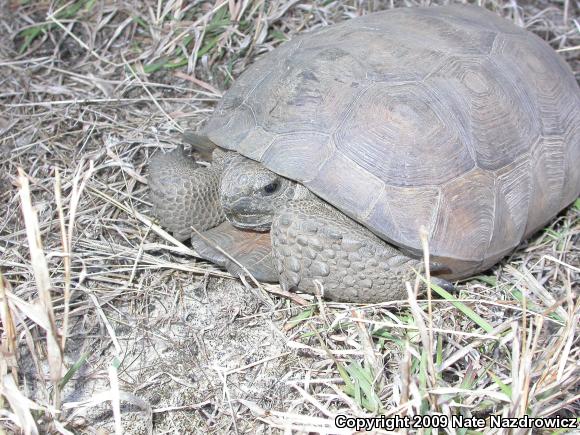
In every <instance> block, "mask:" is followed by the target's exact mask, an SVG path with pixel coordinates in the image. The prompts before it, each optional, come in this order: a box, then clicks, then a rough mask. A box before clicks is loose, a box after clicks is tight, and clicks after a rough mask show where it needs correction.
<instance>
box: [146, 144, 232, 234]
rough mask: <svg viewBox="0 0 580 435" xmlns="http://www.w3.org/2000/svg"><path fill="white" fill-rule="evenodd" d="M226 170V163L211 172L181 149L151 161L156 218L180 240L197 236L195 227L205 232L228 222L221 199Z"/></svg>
mask: <svg viewBox="0 0 580 435" xmlns="http://www.w3.org/2000/svg"><path fill="white" fill-rule="evenodd" d="M223 166H224V161H223V159H217V161H214V164H213V165H212V166H211V167H209V168H208V167H204V166H200V165H197V164H196V163H195V162H194V161H193V159H192V158H191V157H189V156H187V155H186V154H185V153H184V151H183V148H181V147H179V148H176V149H175V150H173V151H171V152H170V153H167V154H160V153H158V154H156V155H155V156H154V157H153V158H152V159H151V163H150V166H149V177H148V182H149V199H150V200H151V202H152V203H153V214H154V215H155V216H157V217H158V218H159V221H160V223H161V225H162V226H163V227H165V228H167V229H168V230H169V231H171V232H172V233H173V236H174V237H175V238H176V239H178V240H180V241H183V240H186V239H188V238H189V237H191V236H192V235H193V234H195V232H194V231H192V229H191V227H192V226H193V227H195V228H196V229H197V230H198V231H205V230H207V229H210V228H213V227H215V226H217V225H219V224H220V223H222V222H224V221H225V219H226V216H225V214H224V212H223V210H222V206H221V203H220V196H219V192H220V183H221V174H222V172H223Z"/></svg>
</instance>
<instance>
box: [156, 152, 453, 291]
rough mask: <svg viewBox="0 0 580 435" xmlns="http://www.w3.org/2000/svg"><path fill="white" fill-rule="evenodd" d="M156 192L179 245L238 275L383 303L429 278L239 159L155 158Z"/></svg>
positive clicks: (159, 210)
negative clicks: (206, 162) (203, 162)
mask: <svg viewBox="0 0 580 435" xmlns="http://www.w3.org/2000/svg"><path fill="white" fill-rule="evenodd" d="M184 168H188V169H184ZM149 183H150V186H151V194H150V197H151V201H152V203H153V205H154V212H155V213H156V214H157V216H158V217H159V219H160V220H161V224H162V225H163V226H165V227H167V228H169V229H170V230H171V231H173V232H174V233H176V234H179V235H180V237H181V239H184V238H186V236H185V237H184V235H189V236H191V237H192V243H193V245H194V247H195V248H196V250H197V251H198V253H199V254H200V255H201V256H202V257H204V258H206V259H208V260H210V261H212V262H214V263H216V264H218V265H220V266H223V267H226V268H227V269H228V270H229V271H230V272H232V273H233V274H235V275H242V274H245V273H247V272H249V273H250V274H252V275H253V276H255V277H256V278H257V279H259V280H261V281H270V282H277V281H279V282H280V284H281V286H282V287H283V288H284V289H285V290H292V289H298V290H301V291H305V292H309V293H314V292H321V293H322V295H323V296H324V297H326V298H328V299H332V300H339V301H348V302H384V301H389V300H396V299H404V298H405V294H406V292H405V287H404V281H405V280H410V279H413V278H414V276H415V273H416V271H421V270H422V261H421V260H420V259H416V258H411V257H408V256H406V255H404V254H403V253H402V252H400V251H399V250H398V249H396V248H395V247H393V246H391V245H389V244H388V243H386V242H385V241H383V240H381V239H379V238H378V237H377V236H376V235H374V234H373V233H371V232H370V231H369V230H368V229H366V228H365V227H363V226H362V225H360V224H359V223H357V222H355V221H354V220H352V219H350V218H349V217H347V216H345V215H344V214H342V213H341V212H339V211H338V210H336V209H335V208H333V207H332V206H330V205H329V204H327V203H325V202H324V201H322V200H321V199H319V198H318V197H316V196H315V195H314V194H312V193H311V192H310V191H309V190H308V189H306V188H305V187H304V186H302V185H301V184H298V183H296V182H294V181H291V180H289V179H287V178H284V177H282V176H280V175H278V174H275V173H274V172H272V171H270V170H268V169H266V168H265V167H264V166H262V165H261V164H259V163H257V162H255V161H253V160H250V159H247V158H245V157H243V156H241V155H239V154H237V153H233V152H224V151H221V150H219V149H216V151H214V158H213V165H212V167H210V168H206V167H197V166H196V165H195V163H194V162H193V160H191V159H189V158H186V157H185V156H184V155H183V152H182V151H181V150H176V151H173V152H172V153H169V154H165V155H158V156H155V157H154V159H153V160H152V162H151V166H150V174H149ZM191 207H195V208H197V209H198V210H194V211H192V210H190V208H191ZM217 221H219V222H217ZM186 223H189V225H188V224H186ZM191 226H193V227H194V228H196V230H197V231H193V230H191ZM268 231H269V234H268V233H265V232H268ZM224 252H225V253H227V254H224ZM435 280H436V281H437V282H438V283H439V284H441V285H444V286H446V287H449V285H448V283H447V282H446V281H444V280H437V278H435Z"/></svg>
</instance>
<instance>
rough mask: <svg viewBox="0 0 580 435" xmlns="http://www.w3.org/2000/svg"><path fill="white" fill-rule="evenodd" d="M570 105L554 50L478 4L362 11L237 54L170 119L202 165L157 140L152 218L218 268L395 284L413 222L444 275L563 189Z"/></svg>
mask: <svg viewBox="0 0 580 435" xmlns="http://www.w3.org/2000/svg"><path fill="white" fill-rule="evenodd" d="M579 109H580V91H579V87H578V84H577V82H576V80H575V79H574V76H573V74H572V72H571V70H570V68H569V67H568V65H567V64H566V63H565V62H564V61H563V60H562V59H561V58H559V56H558V55H557V54H556V53H555V52H554V50H552V49H551V48H550V46H549V45H548V44H546V43H545V42H544V41H542V40H541V39H540V38H539V37H537V36H535V35H533V34H532V33H530V32H528V31H526V30H524V29H521V28H518V27H516V26H515V25H513V24H512V23H510V22H509V21H507V20H505V19H503V18H501V17H499V16H497V15H495V14H493V13H491V12H488V11H486V10H484V9H482V8H479V7H475V6H467V5H454V6H441V7H425V8H424V7H418V8H402V9H394V10H388V11H384V12H377V13H372V14H369V15H366V16H362V17H358V18H354V19H352V20H349V21H346V22H343V23H340V24H336V25H331V26H328V27H325V28H322V29H320V30H316V31H313V32H310V33H306V34H304V35H301V36H298V37H296V38H294V39H292V40H291V41H289V42H286V43H284V44H282V45H281V46H280V47H278V48H276V49H275V50H273V51H271V52H270V53H268V54H266V55H264V56H262V57H261V58H260V59H259V60H258V61H257V62H256V63H254V64H253V65H251V66H250V67H249V68H248V69H247V70H246V71H245V72H244V73H243V74H242V75H241V76H240V77H239V79H238V80H237V81H236V82H235V83H234V85H233V86H232V87H231V89H229V90H228V91H227V93H226V94H225V95H224V97H223V98H222V99H221V101H220V102H219V104H218V106H217V108H216V110H215V111H214V113H213V115H212V116H211V118H210V119H209V121H208V122H207V123H206V125H205V127H204V128H203V129H202V130H201V131H200V132H199V133H192V132H190V133H189V134H188V135H186V138H185V140H186V141H188V142H193V148H194V149H196V148H197V149H199V150H205V151H208V150H211V149H212V148H215V150H214V151H213V162H212V165H211V166H210V167H206V166H199V165H197V164H196V163H195V162H194V161H193V160H192V159H191V158H189V157H187V156H186V155H185V154H184V152H183V150H182V149H176V150H174V151H172V152H170V153H167V154H159V153H158V154H157V155H155V156H154V158H153V159H152V161H151V164H150V174H149V185H150V198H151V202H152V204H153V211H154V213H155V214H156V215H157V216H158V217H159V219H160V222H161V224H162V225H164V226H165V227H167V228H168V229H169V230H170V231H173V233H174V234H175V236H176V237H177V238H179V239H181V240H184V239H186V238H188V237H190V236H192V242H193V246H194V247H195V248H196V250H198V252H199V253H200V254H201V255H202V256H203V257H204V258H207V259H209V260H211V261H213V262H215V263H217V264H220V265H222V266H225V267H227V268H228V270H230V271H231V272H232V273H235V274H238V275H240V274H242V273H245V272H249V273H251V274H252V275H254V276H255V277H256V278H257V279H258V280H262V281H271V282H280V284H281V286H282V288H283V289H286V290H292V289H298V290H301V291H306V292H319V291H320V292H322V294H323V296H324V297H326V298H329V299H333V300H338V301H353V302H381V301H388V300H396V299H399V298H404V297H405V295H406V292H405V287H404V285H402V282H403V280H405V279H409V278H410V277H412V276H413V274H415V273H416V271H420V270H421V265H422V262H423V260H422V259H421V256H422V242H421V241H422V236H421V232H422V231H423V234H424V237H423V239H426V240H427V242H428V246H429V250H430V254H431V257H430V258H431V260H432V264H431V273H432V275H433V276H434V277H436V278H439V280H440V281H439V282H440V283H441V284H444V283H447V281H448V280H455V279H460V278H465V277H468V276H470V275H473V274H475V273H477V272H479V271H483V270H485V269H488V268H489V267H491V266H492V265H494V264H495V263H497V262H498V261H499V260H500V259H501V258H502V257H504V256H505V255H506V254H508V253H509V252H510V251H512V250H514V249H515V248H516V247H517V246H518V245H519V244H520V243H521V242H522V240H524V239H526V238H527V237H528V236H530V235H531V234H532V233H534V232H535V231H536V230H538V229H539V228H540V227H542V226H543V225H545V224H546V222H547V221H549V220H550V219H551V218H553V217H554V216H555V215H556V214H557V213H558V212H559V211H561V210H562V209H563V208H565V207H566V206H568V205H569V204H570V203H572V202H573V201H574V199H575V198H577V197H578V195H579V193H580V170H579V169H580V110H579ZM192 227H193V228H194V229H192ZM224 251H225V252H226V253H228V254H230V255H226V254H224Z"/></svg>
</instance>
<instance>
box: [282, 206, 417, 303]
mask: <svg viewBox="0 0 580 435" xmlns="http://www.w3.org/2000/svg"><path fill="white" fill-rule="evenodd" d="M271 235H272V246H273V251H274V257H275V260H276V266H277V268H278V271H279V273H280V284H281V285H282V287H283V288H284V290H291V289H298V290H301V291H304V292H308V293H313V292H314V291H315V289H316V282H318V283H319V284H320V286H321V287H319V288H321V289H322V290H323V292H324V293H323V296H324V297H325V298H328V299H333V300H337V301H345V302H371V303H372V302H385V301H391V300H397V299H406V298H407V292H406V290H405V283H404V282H405V280H414V279H415V272H414V270H413V269H415V270H418V271H421V270H422V269H423V268H422V261H421V260H419V259H413V258H410V257H408V256H406V255H404V254H402V253H401V252H400V251H399V250H398V249H396V248H394V247H392V246H391V245H389V244H388V243H386V242H384V241H383V240H381V239H379V238H378V237H377V236H376V235H375V234H373V233H372V232H370V231H369V230H368V229H366V228H365V227H363V226H362V225H360V224H359V223H357V222H355V221H354V220H352V219H350V218H348V217H346V216H345V215H344V214H342V213H340V212H339V211H337V210H336V209H334V208H333V207H331V206H329V205H328V204H326V203H324V202H323V201H321V200H319V199H318V198H316V197H314V196H313V195H312V199H307V200H300V201H292V202H289V203H288V204H287V206H286V207H284V208H283V209H282V210H281V211H280V212H279V213H278V214H276V215H275V217H274V220H273V223H272V231H271Z"/></svg>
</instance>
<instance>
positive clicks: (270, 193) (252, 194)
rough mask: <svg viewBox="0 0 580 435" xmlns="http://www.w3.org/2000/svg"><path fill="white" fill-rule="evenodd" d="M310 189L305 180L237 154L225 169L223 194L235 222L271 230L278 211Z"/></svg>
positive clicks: (253, 228)
mask: <svg viewBox="0 0 580 435" xmlns="http://www.w3.org/2000/svg"><path fill="white" fill-rule="evenodd" d="M306 192H308V190H307V189H306V188H305V187H303V186H302V185H301V184H298V183H296V182H295V181H292V180H289V179H288V178H284V177H282V176H280V175H278V174H276V173H274V172H272V171H270V170H269V169H267V168H266V167H264V166H263V165H262V164H261V163H258V162H255V161H253V160H250V159H248V158H246V157H243V156H241V155H236V156H234V157H233V158H232V159H231V160H230V161H229V162H228V164H227V166H226V168H225V170H224V173H223V176H222V183H221V190H220V198H221V204H222V207H223V209H224V212H225V214H226V217H227V218H228V220H229V221H230V222H231V223H232V224H233V225H234V226H236V227H238V228H243V229H251V230H254V231H269V230H270V226H271V225H272V218H273V215H274V212H275V211H276V210H278V209H280V208H281V207H283V206H284V204H285V203H287V202H288V201H290V200H293V199H299V198H302V197H303V196H305V195H306Z"/></svg>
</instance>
